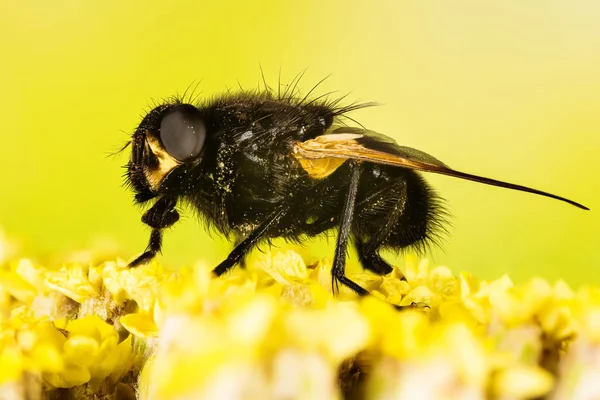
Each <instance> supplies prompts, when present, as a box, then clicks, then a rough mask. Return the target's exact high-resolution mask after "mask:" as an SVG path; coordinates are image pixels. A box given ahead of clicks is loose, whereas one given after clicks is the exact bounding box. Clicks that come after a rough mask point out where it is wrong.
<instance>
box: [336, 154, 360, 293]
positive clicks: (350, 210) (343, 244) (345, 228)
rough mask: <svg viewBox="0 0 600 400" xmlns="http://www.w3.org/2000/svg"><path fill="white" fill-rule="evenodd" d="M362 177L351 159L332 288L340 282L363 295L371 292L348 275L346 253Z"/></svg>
mask: <svg viewBox="0 0 600 400" xmlns="http://www.w3.org/2000/svg"><path fill="white" fill-rule="evenodd" d="M359 177H360V164H358V162H356V161H350V185H349V187H348V193H347V195H346V201H345V202H344V208H343V210H342V216H341V221H340V226H339V232H338V237H337V242H336V246H335V256H334V258H333V266H332V268H331V289H332V291H333V292H334V293H336V292H338V291H339V287H338V283H341V284H342V285H344V286H346V287H348V288H350V289H352V290H353V291H355V292H356V293H358V294H359V295H361V296H364V295H367V294H369V292H368V291H367V290H366V289H364V288H363V287H362V286H360V285H359V284H357V283H355V282H354V281H352V280H350V279H349V278H347V277H346V253H347V250H348V238H349V237H350V231H351V228H352V220H353V219H354V207H355V205H356V195H357V192H358V181H359Z"/></svg>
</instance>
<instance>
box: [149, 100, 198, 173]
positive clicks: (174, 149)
mask: <svg viewBox="0 0 600 400" xmlns="http://www.w3.org/2000/svg"><path fill="white" fill-rule="evenodd" d="M160 140H161V141H162V144H163V146H164V147H165V150H166V151H167V152H168V153H169V154H170V155H171V156H172V157H173V158H175V159H176V160H178V161H182V162H186V161H191V160H193V159H195V158H196V157H198V155H199V154H200V153H201V152H202V148H203V147H204V141H205V140H206V125H205V124H204V121H203V120H202V118H201V116H200V113H199V111H198V109H197V108H196V107H194V106H191V105H189V104H181V105H178V106H175V107H173V108H172V109H170V110H169V111H167V112H166V113H165V115H164V117H163V118H162V120H161V122H160Z"/></svg>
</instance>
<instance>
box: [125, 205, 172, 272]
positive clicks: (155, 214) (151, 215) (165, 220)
mask: <svg viewBox="0 0 600 400" xmlns="http://www.w3.org/2000/svg"><path fill="white" fill-rule="evenodd" d="M176 205H177V199H176V198H173V197H166V196H165V197H161V198H160V199H158V201H157V202H156V203H154V205H153V206H152V208H150V209H149V210H148V211H146V212H145V213H144V215H143V216H142V222H143V223H145V224H146V225H148V226H149V227H151V228H152V232H151V233H150V240H149V242H148V246H147V247H146V251H145V252H144V253H142V254H141V255H140V256H139V257H138V258H136V259H135V260H133V261H132V262H130V263H129V266H130V267H137V266H138V265H141V264H145V263H147V262H149V261H151V260H152V259H153V258H154V257H155V256H156V254H157V253H158V252H160V249H161V247H162V230H163V229H164V228H168V227H169V226H171V225H173V224H174V223H175V222H177V221H178V220H179V213H177V211H175V206H176Z"/></svg>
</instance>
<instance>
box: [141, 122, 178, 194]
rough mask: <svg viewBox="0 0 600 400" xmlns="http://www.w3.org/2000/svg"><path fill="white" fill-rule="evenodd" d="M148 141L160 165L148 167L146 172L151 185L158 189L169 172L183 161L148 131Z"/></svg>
mask: <svg viewBox="0 0 600 400" xmlns="http://www.w3.org/2000/svg"><path fill="white" fill-rule="evenodd" d="M146 142H147V143H148V146H149V147H150V150H151V151H152V154H154V156H155V157H156V158H157V159H158V167H157V168H154V169H150V168H146V170H145V174H146V179H147V180H148V183H149V184H150V187H151V188H152V189H153V190H156V189H158V187H159V186H160V184H161V182H162V181H163V179H165V176H167V174H168V173H169V172H171V171H172V170H173V169H174V168H175V167H177V166H179V165H181V162H179V161H177V160H176V159H174V158H173V157H171V155H170V154H169V153H167V151H166V150H164V149H163V148H162V146H161V144H160V142H159V141H158V139H157V138H155V137H154V136H152V135H150V134H148V132H146Z"/></svg>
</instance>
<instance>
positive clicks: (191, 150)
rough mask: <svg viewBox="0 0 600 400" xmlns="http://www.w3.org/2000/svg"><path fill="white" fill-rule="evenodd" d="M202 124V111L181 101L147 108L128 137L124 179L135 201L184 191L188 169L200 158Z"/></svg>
mask: <svg viewBox="0 0 600 400" xmlns="http://www.w3.org/2000/svg"><path fill="white" fill-rule="evenodd" d="M205 142H206V123H205V120H204V118H203V115H202V112H201V111H200V110H199V109H198V108H196V107H194V106H192V105H190V104H182V103H174V104H163V105H160V106H158V107H156V108H154V109H153V110H152V111H150V112H149V113H148V114H147V115H146V116H145V117H144V119H143V120H142V122H141V123H140V125H139V126H138V128H137V129H136V130H135V132H134V134H133V135H132V138H131V159H130V161H129V163H128V164H127V179H128V181H129V183H130V184H131V186H132V187H133V190H134V191H135V199H136V201H137V202H139V203H143V202H146V201H148V200H150V199H152V198H154V197H156V196H159V195H164V194H174V195H177V194H179V193H177V191H181V190H185V180H186V179H185V178H186V175H187V173H188V171H189V170H190V169H191V168H193V167H195V166H196V165H198V164H199V163H200V162H201V161H202V156H203V152H204V147H205V146H204V145H205Z"/></svg>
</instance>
